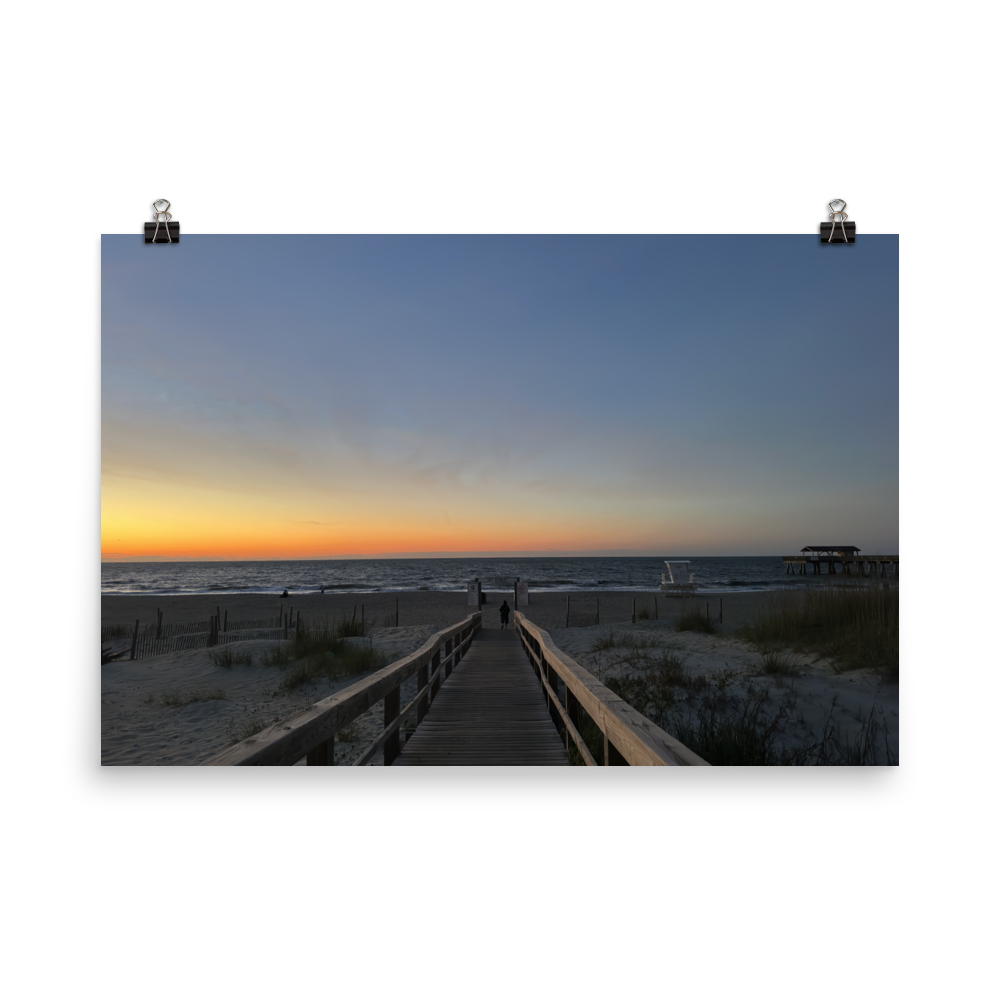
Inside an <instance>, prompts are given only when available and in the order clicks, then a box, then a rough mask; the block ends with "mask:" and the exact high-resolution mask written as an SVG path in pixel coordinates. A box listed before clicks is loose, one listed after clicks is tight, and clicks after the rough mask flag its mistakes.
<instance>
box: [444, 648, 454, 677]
mask: <svg viewBox="0 0 1000 1000" xmlns="http://www.w3.org/2000/svg"><path fill="white" fill-rule="evenodd" d="M454 648H455V647H454V644H453V641H452V640H451V639H449V640H448V641H447V642H446V643H445V644H444V655H445V659H446V660H447V662H446V663H445V665H444V675H445V677H446V678H447V677H451V671H452V669H453V668H454V666H455V661H454V660H453V659H452V658H451V651H452V650H453V649H454Z"/></svg>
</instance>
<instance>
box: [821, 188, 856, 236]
mask: <svg viewBox="0 0 1000 1000" xmlns="http://www.w3.org/2000/svg"><path fill="white" fill-rule="evenodd" d="M845 208H847V202H846V201H844V199H843V198H834V199H833V201H831V202H830V221H829V222H821V223H820V224H819V241H820V243H853V242H854V236H855V232H854V223H853V222H848V221H847V213H846V212H845V211H844V209H845ZM838 224H839V225H840V232H839V233H838V232H837V225H838Z"/></svg>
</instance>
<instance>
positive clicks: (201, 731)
mask: <svg viewBox="0 0 1000 1000" xmlns="http://www.w3.org/2000/svg"><path fill="white" fill-rule="evenodd" d="M569 596H570V602H571V603H570V609H571V613H572V615H573V625H574V627H570V628H566V627H565V625H566V597H567V595H566V594H565V593H553V592H548V593H542V592H539V593H534V594H532V595H531V598H530V603H529V606H528V607H526V608H522V609H521V610H522V611H524V613H525V614H526V615H527V616H528V617H529V618H530V619H531V620H532V621H533V622H535V623H536V624H537V625H539V626H540V627H542V628H544V629H547V630H548V631H550V632H551V634H552V638H553V640H554V642H555V643H556V645H557V646H559V648H561V649H563V650H565V652H567V653H568V654H569V655H571V656H573V657H574V658H575V659H577V660H578V662H580V664H581V665H582V666H584V667H585V668H586V669H588V670H591V671H592V672H594V673H595V674H598V675H599V676H601V677H609V676H615V675H621V674H623V673H624V674H627V673H629V671H630V667H629V665H628V663H627V662H623V659H622V656H621V655H620V653H619V652H618V651H609V652H605V653H594V652H593V651H592V650H593V646H594V644H595V641H596V639H597V637H598V635H601V634H604V635H606V634H607V632H608V628H609V626H610V627H611V628H613V629H614V631H615V634H616V635H617V636H619V637H622V636H624V635H626V634H629V633H632V632H634V633H635V634H637V635H641V636H643V637H645V638H647V639H649V640H652V641H654V642H655V643H657V648H659V649H664V650H666V649H673V650H675V651H676V652H677V654H678V655H680V656H682V657H684V658H686V661H687V668H688V670H689V671H690V672H692V673H699V674H704V675H706V676H708V677H710V678H711V677H719V676H721V675H722V674H723V672H725V671H727V670H730V671H732V670H738V671H742V672H743V673H742V676H741V677H740V678H738V679H737V680H736V681H735V682H733V683H734V684H735V687H733V688H732V690H733V691H734V692H735V693H737V694H739V693H740V692H741V691H745V690H746V685H747V684H755V685H758V686H760V685H762V684H764V685H766V686H768V687H770V689H771V695H770V699H771V702H770V703H772V704H773V705H774V706H777V705H778V704H782V705H784V706H785V708H786V711H787V712H788V714H789V723H788V726H787V730H788V732H787V737H788V739H789V740H792V741H799V742H808V741H810V740H811V739H818V738H819V736H820V735H821V734H822V731H823V727H824V724H825V723H826V722H828V721H832V722H833V723H834V724H835V725H836V726H838V727H840V729H841V731H842V732H844V733H845V734H849V733H850V731H851V730H852V729H854V730H856V729H858V728H859V727H860V725H861V723H862V721H863V720H864V719H865V718H866V717H867V714H868V712H869V711H870V710H871V708H872V705H873V703H876V702H877V703H878V705H879V706H880V707H881V709H882V711H883V712H884V716H885V721H886V724H887V726H888V728H889V731H890V733H891V735H892V747H893V749H894V750H895V752H896V753H897V754H898V731H899V729H898V719H899V692H898V685H882V686H881V687H880V685H879V683H878V680H877V678H875V677H873V676H870V675H868V674H865V673H864V672H851V673H846V674H837V673H836V672H835V670H834V668H833V665H832V664H830V663H828V662H827V661H824V660H822V659H819V658H814V657H809V656H797V657H795V659H796V660H797V661H798V662H799V663H800V664H801V675H800V676H799V677H796V678H789V679H785V678H781V679H777V680H776V679H774V678H770V677H767V678H762V677H756V678H754V677H752V676H750V675H752V673H753V663H754V660H755V654H754V651H753V650H751V649H750V648H749V647H748V646H747V645H746V644H745V643H744V642H742V641H740V640H739V639H738V638H737V637H736V636H735V635H734V634H733V633H734V632H735V630H736V629H738V628H739V627H740V626H741V625H742V624H744V623H746V622H748V621H750V620H751V619H752V617H753V616H754V615H755V613H756V611H757V609H758V608H759V607H760V606H761V602H762V601H765V600H767V599H768V595H767V594H765V593H761V592H756V593H743V594H727V595H725V596H724V597H723V598H722V599H721V601H722V608H721V609H722V616H723V621H722V624H721V625H720V626H719V632H718V634H716V635H703V634H700V633H691V632H676V631H675V630H674V628H673V621H674V619H675V618H676V616H677V615H678V614H679V613H680V612H681V611H682V610H688V609H690V608H694V607H698V608H699V609H700V610H704V609H705V603H706V601H707V602H708V607H709V610H710V611H711V613H712V615H713V617H715V616H717V615H718V611H719V598H718V597H717V596H704V595H701V596H697V597H692V598H688V599H684V600H679V599H676V598H665V597H662V596H659V597H658V598H657V600H656V612H657V613H658V615H659V619H658V620H643V621H639V622H637V623H636V624H635V625H633V624H632V623H631V613H632V601H633V599H635V601H636V604H637V608H638V609H639V610H640V611H641V609H642V608H644V607H645V608H646V609H648V610H649V611H650V612H651V613H652V612H653V608H654V603H653V596H654V595H653V594H652V593H650V594H632V593H608V592H602V593H578V592H574V593H572V594H570V595H569ZM397 598H398V600H399V622H400V625H399V627H398V628H396V627H387V625H385V624H382V623H390V622H391V621H392V620H393V618H389V617H387V616H390V615H393V616H394V614H395V601H396V599H397ZM504 598H506V599H507V601H508V603H509V604H511V605H513V595H512V594H510V593H507V594H503V593H489V594H487V603H486V604H485V605H484V607H483V619H484V620H483V624H484V627H486V628H497V627H499V624H500V620H499V610H498V609H499V605H500V603H501V602H502V601H503V600H504ZM598 601H599V602H600V620H601V624H600V626H595V625H589V626H587V627H580V626H581V624H582V622H584V621H586V620H588V619H587V618H586V617H585V616H593V615H594V613H595V612H596V610H597V604H598ZM362 604H364V605H365V615H366V617H368V618H374V619H375V620H376V622H377V623H380V627H379V628H378V630H377V632H376V635H375V638H374V643H375V645H377V646H379V647H380V648H383V649H385V650H386V652H387V653H388V654H389V655H390V656H392V658H394V659H395V658H399V657H401V656H405V655H407V654H408V653H410V652H412V651H413V650H415V649H417V648H419V647H420V646H421V645H422V644H423V643H424V642H425V641H426V639H427V638H428V637H429V636H430V635H431V634H433V633H434V632H435V631H437V630H439V629H442V628H445V627H447V626H448V625H451V624H454V623H455V622H457V621H460V620H461V619H463V618H464V617H466V616H467V615H468V614H469V613H470V612H471V611H473V610H475V609H474V608H470V607H468V605H467V603H466V595H465V594H464V593H441V592H432V591H426V592H412V591H408V592H403V593H399V594H395V593H388V592H382V593H377V594H366V595H357V594H336V593H334V594H324V595H320V594H305V595H292V596H291V597H290V598H289V599H287V600H279V599H278V598H277V597H275V596H274V595H261V594H248V595H232V594H225V595H222V594H220V595H218V596H214V595H197V596H185V597H145V596H136V597H132V596H113V597H103V598H102V620H103V623H104V624H115V623H128V624H130V625H131V624H132V623H134V621H135V620H136V619H139V621H140V622H141V623H147V624H148V623H152V622H155V620H156V609H157V608H160V609H162V611H163V620H164V622H165V623H166V622H185V621H200V620H204V619H206V618H208V617H209V616H210V615H212V614H214V613H215V610H216V607H219V608H220V609H221V610H222V611H224V612H225V611H228V614H229V617H230V618H232V619H235V618H249V617H263V616H266V615H276V614H277V613H278V609H279V607H281V608H291V609H292V611H293V614H294V612H295V611H296V610H298V611H301V612H302V613H303V615H305V616H307V617H309V618H322V617H328V616H330V617H336V616H340V615H343V614H348V615H349V614H351V613H352V611H353V610H355V609H356V613H357V614H360V611H361V605H362ZM273 645H274V642H273V641H267V640H258V641H252V642H245V643H235V644H233V648H234V649H246V650H249V651H251V653H252V654H253V657H254V664H253V665H252V666H234V667H231V668H225V667H218V666H216V665H215V664H213V663H212V662H211V660H210V659H209V650H206V649H200V650H187V651H183V652H178V653H170V654H165V655H163V656H158V657H150V658H148V659H141V660H137V661H135V662H128V661H127V660H126V661H124V662H122V661H118V662H114V663H109V664H105V665H104V666H103V667H102V668H101V726H102V729H101V732H102V739H101V745H102V763H104V764H118V765H122V764H126V765H134V764H156V765H166V764H174V765H191V764H199V763H202V762H203V761H205V760H207V759H208V758H209V757H211V756H213V755H214V754H215V753H217V752H218V751H219V750H221V749H223V748H224V747H225V746H227V745H228V744H229V743H230V742H231V741H232V739H233V738H234V736H235V734H236V733H237V732H238V730H239V728H240V726H242V725H243V724H245V722H246V720H248V719H251V718H257V719H261V720H264V721H267V722H269V723H270V722H273V721H278V720H279V719H281V718H285V717H287V716H289V715H292V714H294V713H295V712H297V711H299V710H301V709H302V708H305V707H306V706H308V705H310V704H312V703H313V702H315V701H319V700H320V699H322V698H325V697H327V696H328V695H330V694H332V693H334V692H335V691H338V690H342V689H343V688H345V687H348V686H350V685H351V684H353V683H355V682H356V681H357V680H359V679H360V676H362V675H359V676H357V677H349V678H343V679H341V680H338V681H337V682H335V683H334V682H331V681H329V680H326V679H321V680H317V681H315V682H313V683H311V684H307V685H303V686H302V687H300V688H298V689H296V690H293V691H290V692H283V691H281V690H280V689H279V687H278V685H279V682H280V680H281V676H282V670H281V668H279V667H265V666H263V665H261V663H260V659H261V656H262V654H263V652H264V651H265V650H266V649H268V648H270V647H271V646H273ZM410 687H412V688H413V693H415V680H411V681H410V682H409V686H405V685H404V689H403V692H402V697H403V702H404V704H405V702H406V700H407V695H408V694H409V693H410V691H409V688H410ZM191 692H194V693H197V694H199V695H201V696H202V697H206V696H208V695H213V694H214V695H220V694H221V695H222V697H218V696H216V697H210V698H208V700H199V701H194V702H192V703H191V704H188V705H185V706H179V707H178V706H170V705H166V704H164V703H163V700H164V697H165V696H166V697H167V698H168V699H169V698H170V697H171V696H172V695H176V694H178V693H180V694H188V693H191ZM182 700H183V699H182ZM831 707H832V709H833V715H832V717H831V715H830V712H831ZM381 711H382V710H381V707H380V706H376V707H375V708H374V709H372V710H371V711H370V712H369V713H367V715H366V716H364V717H362V718H361V719H359V720H358V721H357V723H356V724H355V725H354V726H353V727H352V729H353V730H354V733H353V734H349V735H352V737H353V738H352V739H351V741H350V742H345V743H343V744H338V752H337V763H338V764H341V763H350V761H351V760H353V759H354V758H355V757H356V756H357V754H358V753H360V751H361V750H362V749H363V748H364V746H365V745H366V742H370V740H371V739H373V738H374V737H375V736H376V735H377V734H378V733H379V732H380V731H381Z"/></svg>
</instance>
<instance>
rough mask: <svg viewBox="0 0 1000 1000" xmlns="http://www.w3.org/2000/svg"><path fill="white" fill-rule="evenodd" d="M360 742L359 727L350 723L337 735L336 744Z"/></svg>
mask: <svg viewBox="0 0 1000 1000" xmlns="http://www.w3.org/2000/svg"><path fill="white" fill-rule="evenodd" d="M360 741H361V727H360V726H359V725H358V724H357V722H352V723H351V724H350V725H349V726H344V728H343V729H341V730H340V732H338V733H337V742H338V743H359V742H360Z"/></svg>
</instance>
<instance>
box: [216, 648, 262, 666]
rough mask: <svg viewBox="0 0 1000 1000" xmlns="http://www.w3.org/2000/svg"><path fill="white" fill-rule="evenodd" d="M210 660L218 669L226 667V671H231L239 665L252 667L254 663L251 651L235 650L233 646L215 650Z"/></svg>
mask: <svg viewBox="0 0 1000 1000" xmlns="http://www.w3.org/2000/svg"><path fill="white" fill-rule="evenodd" d="M208 658H209V659H210V660H211V661H212V662H213V663H214V664H215V665H216V666H217V667H225V668H226V669H231V668H232V667H235V666H238V665H239V664H244V665H246V666H250V665H251V664H252V663H253V653H251V652H250V650H249V649H233V647H232V646H223V647H222V648H221V649H213V650H211V651H210V652H209V654H208Z"/></svg>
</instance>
